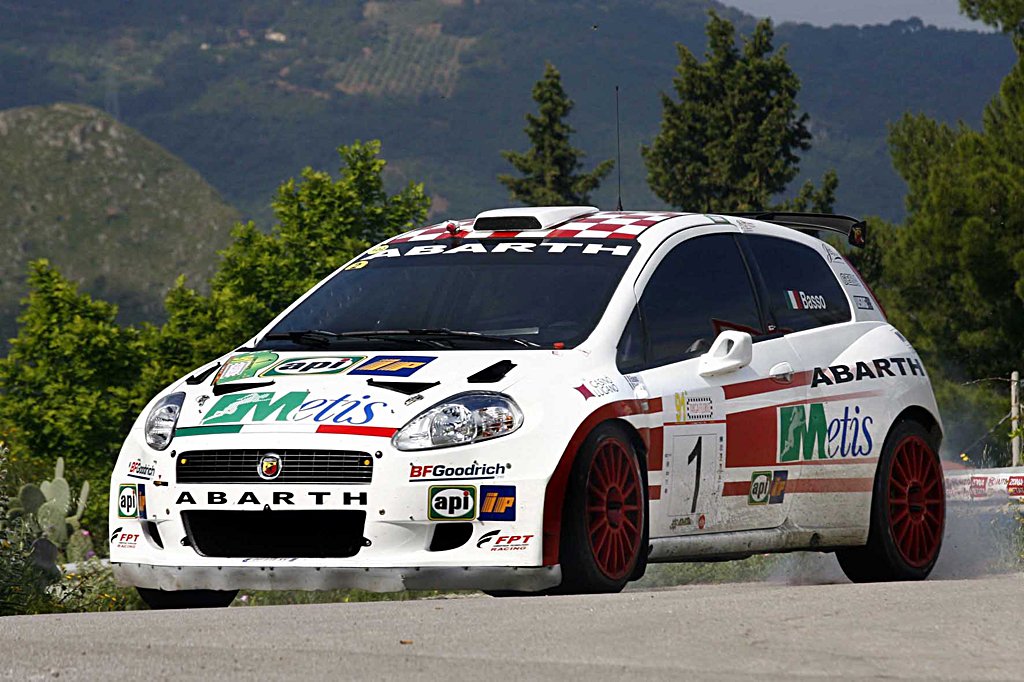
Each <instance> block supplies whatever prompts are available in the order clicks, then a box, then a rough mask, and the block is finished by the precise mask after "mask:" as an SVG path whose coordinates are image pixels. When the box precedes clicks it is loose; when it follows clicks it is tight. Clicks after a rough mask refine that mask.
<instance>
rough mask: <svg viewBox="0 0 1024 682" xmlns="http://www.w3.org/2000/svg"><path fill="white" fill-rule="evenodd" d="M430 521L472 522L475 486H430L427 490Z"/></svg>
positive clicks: (474, 510)
mask: <svg viewBox="0 0 1024 682" xmlns="http://www.w3.org/2000/svg"><path fill="white" fill-rule="evenodd" d="M427 518H428V519H429V520H431V521H472V520H473V519H475V518H476V486H473V485H432V486H430V488H428V489H427Z"/></svg>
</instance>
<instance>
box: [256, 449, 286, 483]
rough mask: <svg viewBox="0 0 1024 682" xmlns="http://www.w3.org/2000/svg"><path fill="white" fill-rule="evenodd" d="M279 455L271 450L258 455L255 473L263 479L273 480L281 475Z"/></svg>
mask: <svg viewBox="0 0 1024 682" xmlns="http://www.w3.org/2000/svg"><path fill="white" fill-rule="evenodd" d="M281 464H282V462H281V456H280V455H275V454H274V453H272V452H268V453H267V454H265V455H263V456H262V457H260V464H259V469H258V470H257V473H258V474H259V475H260V478H262V479H263V480H264V481H273V480H274V479H275V478H277V477H278V476H280V475H281Z"/></svg>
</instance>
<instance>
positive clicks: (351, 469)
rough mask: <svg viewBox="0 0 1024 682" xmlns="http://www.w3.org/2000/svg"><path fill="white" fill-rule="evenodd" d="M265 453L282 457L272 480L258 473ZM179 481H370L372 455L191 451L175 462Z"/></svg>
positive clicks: (181, 455)
mask: <svg viewBox="0 0 1024 682" xmlns="http://www.w3.org/2000/svg"><path fill="white" fill-rule="evenodd" d="M266 455H277V456H278V457H280V458H281V463H280V473H279V474H278V475H277V477H276V478H274V479H272V480H266V479H264V478H263V477H261V476H260V461H261V460H262V459H263V458H264V457H265V456H266ZM177 470H178V483H345V484H350V485H351V484H360V483H369V482H370V481H371V480H372V478H373V457H372V456H370V455H369V454H367V453H365V452H355V451H352V450H193V451H192V452H182V453H181V454H179V455H178V461H177Z"/></svg>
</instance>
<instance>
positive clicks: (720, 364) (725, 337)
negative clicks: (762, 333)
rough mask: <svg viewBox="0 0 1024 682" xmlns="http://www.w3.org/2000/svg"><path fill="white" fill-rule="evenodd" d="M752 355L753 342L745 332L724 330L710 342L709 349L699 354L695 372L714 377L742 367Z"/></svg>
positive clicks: (747, 363)
mask: <svg viewBox="0 0 1024 682" xmlns="http://www.w3.org/2000/svg"><path fill="white" fill-rule="evenodd" d="M753 357H754V342H753V341H752V340H751V338H750V334H748V333H746V332H737V331H732V330H729V331H724V332H722V333H721V334H719V335H718V338H717V339H715V342H714V343H713V344H711V350H709V351H708V352H707V353H705V354H704V355H702V356H700V364H699V365H698V366H697V373H698V374H699V375H700V376H702V377H714V376H718V375H720V374H728V373H729V372H735V371H736V370H738V369H742V368H744V367H746V366H747V365H749V364H750V361H751V360H752V359H753Z"/></svg>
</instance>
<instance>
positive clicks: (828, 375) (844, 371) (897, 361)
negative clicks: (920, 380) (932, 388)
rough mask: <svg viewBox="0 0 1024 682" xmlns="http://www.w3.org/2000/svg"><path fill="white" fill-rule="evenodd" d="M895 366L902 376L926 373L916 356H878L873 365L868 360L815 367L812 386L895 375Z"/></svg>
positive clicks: (872, 362)
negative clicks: (851, 363)
mask: <svg viewBox="0 0 1024 682" xmlns="http://www.w3.org/2000/svg"><path fill="white" fill-rule="evenodd" d="M894 366H895V367H896V368H897V369H898V370H899V373H900V374H899V375H900V376H904V377H905V376H907V374H908V373H909V374H910V375H912V376H924V375H925V372H924V367H923V366H922V365H921V361H920V360H915V359H914V358H878V359H875V360H872V361H871V365H868V363H866V362H857V364H855V365H854V366H853V367H851V366H850V365H831V366H829V367H815V368H814V376H813V378H812V379H811V388H814V387H815V386H818V385H821V384H824V385H825V386H831V385H833V384H846V383H849V382H851V381H861V380H863V379H884V378H885V377H894V376H896V372H895V371H894V370H893V369H892V368H893V367H894ZM872 367H873V368H874V369H872Z"/></svg>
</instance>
